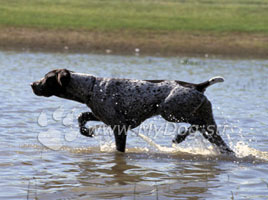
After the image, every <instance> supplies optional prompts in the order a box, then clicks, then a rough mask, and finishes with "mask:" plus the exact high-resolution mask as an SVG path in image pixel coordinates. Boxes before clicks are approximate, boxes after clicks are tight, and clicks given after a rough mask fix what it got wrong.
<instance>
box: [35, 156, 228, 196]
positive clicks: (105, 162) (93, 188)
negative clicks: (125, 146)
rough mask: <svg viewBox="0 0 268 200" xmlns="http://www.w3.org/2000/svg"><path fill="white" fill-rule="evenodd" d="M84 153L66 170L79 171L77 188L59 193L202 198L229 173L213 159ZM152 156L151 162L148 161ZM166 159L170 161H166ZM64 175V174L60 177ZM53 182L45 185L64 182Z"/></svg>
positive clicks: (55, 185)
mask: <svg viewBox="0 0 268 200" xmlns="http://www.w3.org/2000/svg"><path fill="white" fill-rule="evenodd" d="M84 156H85V159H82V160H80V161H79V162H74V163H69V164H71V165H73V166H78V168H77V169H76V170H65V172H68V173H75V174H76V176H75V179H76V180H77V183H76V184H75V185H73V186H74V188H72V189H70V190H68V189H67V190H66V189H65V190H64V191H62V192H60V193H57V194H58V195H59V194H60V195H64V196H68V195H71V196H72V197H82V196H83V197H94V198H104V199H106V198H107V199H110V198H125V197H129V198H133V197H135V198H138V197H141V196H142V197H144V198H145V197H148V198H153V199H154V198H156V196H158V197H159V198H160V197H178V196H180V197H200V198H201V197H207V196H212V195H213V194H212V193H211V192H210V191H209V189H210V188H211V187H213V188H218V187H220V185H219V184H220V180H218V178H219V175H223V174H224V173H225V170H222V169H219V166H218V165H217V162H213V161H200V162H196V161H191V160H188V161H184V160H177V159H172V158H169V159H166V158H164V157H159V155H158V156H157V157H154V156H152V155H149V154H136V153H130V154H122V153H117V152H115V153H101V154H99V157H97V158H92V157H91V156H87V155H84ZM148 160H150V163H151V165H148ZM163 160H166V163H164V164H163V163H162V162H163ZM132 163H135V164H132ZM152 164H153V165H152ZM54 178H56V177H54ZM60 178H62V177H58V179H60ZM64 182H65V184H66V181H64ZM52 183H53V184H54V185H52V184H51V181H50V188H48V187H47V185H43V186H42V187H43V189H46V190H47V189H52V188H55V187H57V186H59V185H64V183H62V182H60V181H52ZM78 183H79V184H78ZM39 186H41V185H39ZM39 189H40V190H42V188H39ZM41 197H42V198H45V197H48V196H47V195H41Z"/></svg>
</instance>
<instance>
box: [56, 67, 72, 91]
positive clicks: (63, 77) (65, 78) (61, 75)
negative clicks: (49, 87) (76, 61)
mask: <svg viewBox="0 0 268 200" xmlns="http://www.w3.org/2000/svg"><path fill="white" fill-rule="evenodd" d="M70 79H71V74H70V72H69V70H67V69H60V70H59V72H58V78H57V81H58V83H59V84H60V86H63V87H64V86H67V85H68V83H69V81H70Z"/></svg>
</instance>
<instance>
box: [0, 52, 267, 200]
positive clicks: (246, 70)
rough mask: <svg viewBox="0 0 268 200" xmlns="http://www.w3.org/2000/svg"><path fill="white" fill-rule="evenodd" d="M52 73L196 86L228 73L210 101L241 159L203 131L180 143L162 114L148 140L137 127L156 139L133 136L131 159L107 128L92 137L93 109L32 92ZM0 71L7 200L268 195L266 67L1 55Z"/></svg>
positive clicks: (2, 192) (1, 183)
mask: <svg viewBox="0 0 268 200" xmlns="http://www.w3.org/2000/svg"><path fill="white" fill-rule="evenodd" d="M54 68H67V69H70V70H73V71H76V72H84V73H91V74H95V75H96V76H104V77H122V78H123V77H124V78H137V79H177V80H184V81H190V82H196V83H199V82H201V81H204V80H207V79H209V78H211V77H212V76H216V75H221V76H223V77H225V79H226V81H225V82H224V83H219V84H217V85H214V86H211V87H210V88H209V89H208V90H207V91H206V95H207V97H208V98H209V99H210V100H211V102H212V104H213V108H214V115H215V119H216V121H217V124H218V126H219V127H220V130H221V132H222V136H223V138H224V140H225V141H226V142H227V143H228V144H229V145H230V147H231V148H232V149H234V151H235V152H236V156H235V157H230V156H222V155H220V154H218V153H217V151H215V149H213V147H212V146H211V145H210V144H208V142H207V141H205V140H204V139H203V138H202V136H200V134H198V133H196V134H195V135H194V136H189V138H187V140H186V141H185V142H183V143H182V144H180V145H175V146H172V143H171V140H172V138H173V137H174V133H173V132H174V128H173V125H172V124H170V123H169V124H167V123H166V122H165V121H164V120H163V119H161V118H159V117H155V118H152V119H149V120H147V121H146V122H145V123H144V125H145V126H146V125H147V126H149V125H150V124H157V129H155V130H154V131H151V132H150V136H149V134H147V135H146V132H145V131H143V132H142V131H141V130H139V129H136V130H135V131H136V132H138V131H141V133H142V134H144V135H145V136H146V137H149V138H151V139H152V141H147V142H146V141H145V140H144V139H142V138H141V137H138V136H136V135H135V134H134V133H132V132H130V133H129V134H130V135H129V136H128V140H127V153H125V154H121V153H117V152H115V150H114V143H113V141H114V140H113V137H112V136H110V135H109V134H108V131H106V132H103V131H99V132H98V136H96V137H95V138H93V139H91V138H85V137H83V136H81V135H80V134H79V133H78V128H77V123H76V117H77V115H78V114H79V113H80V112H83V111H87V110H88V108H87V107H86V106H84V105H80V104H78V103H76V102H71V101H68V100H63V99H59V98H57V97H52V98H44V97H37V96H35V95H34V94H33V93H32V91H31V88H30V83H31V82H32V81H35V80H38V79H40V78H41V77H43V75H44V74H45V73H47V72H48V71H50V70H52V69H54ZM0 69H1V74H0V84H1V92H0V101H1V104H0V105H1V106H0V109H1V112H0V113H1V118H0V132H1V134H0V177H1V178H0V199H168V198H170V199H175V198H176V199H267V198H268V176H267V175H268V170H267V163H268V135H267V133H268V123H267V118H268V114H267V113H268V93H267V90H268V84H267V80H268V61H267V60H227V59H225V60H221V59H209V58H179V57H177V58H155V57H137V56H133V57H132V56H129V57H126V56H109V55H88V54H55V53H29V52H24V53H20V52H3V51H2V52H0ZM96 124H99V123H96ZM96 124H94V123H91V124H90V125H96ZM161 127H167V129H166V130H167V131H165V130H164V129H160V128H161ZM145 139H146V138H145ZM147 139H148V138H147ZM150 142H151V143H150Z"/></svg>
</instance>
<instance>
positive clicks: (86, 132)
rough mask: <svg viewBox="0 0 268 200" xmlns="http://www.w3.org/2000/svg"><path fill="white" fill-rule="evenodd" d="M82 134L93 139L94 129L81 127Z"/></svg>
mask: <svg viewBox="0 0 268 200" xmlns="http://www.w3.org/2000/svg"><path fill="white" fill-rule="evenodd" d="M80 133H81V134H82V135H84V136H86V137H93V136H94V129H92V128H90V129H88V128H86V127H81V128H80Z"/></svg>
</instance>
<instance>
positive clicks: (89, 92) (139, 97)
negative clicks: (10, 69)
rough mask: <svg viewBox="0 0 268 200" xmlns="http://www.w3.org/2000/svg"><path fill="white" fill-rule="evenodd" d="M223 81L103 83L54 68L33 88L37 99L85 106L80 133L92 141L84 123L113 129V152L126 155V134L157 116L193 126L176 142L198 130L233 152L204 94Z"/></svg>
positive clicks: (111, 80) (105, 80) (113, 80)
mask: <svg viewBox="0 0 268 200" xmlns="http://www.w3.org/2000/svg"><path fill="white" fill-rule="evenodd" d="M218 82H223V78H221V77H214V78H211V79H210V80H208V81H205V82H203V83H199V84H194V83H187V82H183V81H177V80H174V81H169V80H133V79H119V78H102V77H95V76H93V75H90V74H81V73H75V72H72V71H69V70H67V69H56V70H53V71H51V72H49V73H47V74H46V75H45V77H44V78H42V79H41V80H39V81H36V82H33V83H32V84H31V87H32V89H33V92H34V93H35V94H36V95H38V96H45V97H50V96H53V95H54V96H57V97H60V98H65V99H69V100H73V101H77V102H80V103H83V104H86V105H87V106H88V107H89V108H90V109H91V111H92V112H85V113H82V114H81V115H80V116H79V118H78V122H79V126H80V132H81V134H83V135H85V136H88V137H92V136H93V131H92V129H88V128H86V126H85V125H86V123H87V122H88V121H92V120H93V121H102V122H103V123H105V124H106V125H108V126H110V127H111V128H112V129H113V132H114V136H115V143H116V149H117V150H118V151H121V152H124V151H125V148H126V139H127V131H128V130H129V129H133V128H135V127H137V126H139V125H140V124H141V123H142V122H143V121H145V120H146V119H148V118H150V117H152V116H156V115H160V116H162V117H163V118H164V119H165V120H167V121H169V122H176V123H180V122H185V123H189V124H190V125H191V126H190V127H189V128H188V129H187V130H186V131H184V132H182V133H180V134H178V135H177V136H176V137H175V139H174V140H173V142H175V143H180V142H182V141H184V140H185V138H186V137H187V136H188V135H189V134H190V133H192V132H195V131H200V132H201V133H202V134H203V136H204V137H205V138H206V139H208V140H209V141H210V142H211V143H212V144H214V145H215V146H217V147H218V149H219V150H220V152H221V153H233V151H232V150H231V149H230V148H229V147H228V146H227V145H226V143H225V142H224V141H223V139H222V138H221V136H220V135H219V132H218V130H217V125H216V123H215V120H214V117H213V113H212V106H211V103H210V101H209V100H208V99H207V98H206V96H205V95H204V92H205V90H206V88H207V87H208V86H210V85H212V84H214V83H218Z"/></svg>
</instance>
